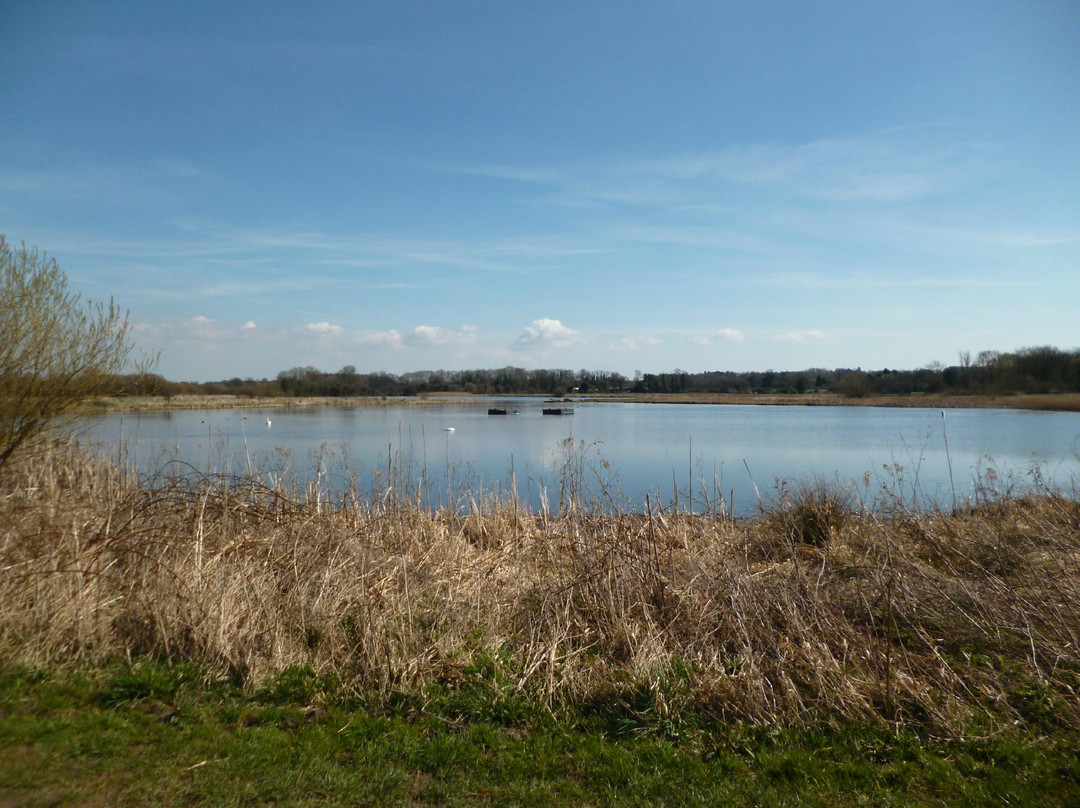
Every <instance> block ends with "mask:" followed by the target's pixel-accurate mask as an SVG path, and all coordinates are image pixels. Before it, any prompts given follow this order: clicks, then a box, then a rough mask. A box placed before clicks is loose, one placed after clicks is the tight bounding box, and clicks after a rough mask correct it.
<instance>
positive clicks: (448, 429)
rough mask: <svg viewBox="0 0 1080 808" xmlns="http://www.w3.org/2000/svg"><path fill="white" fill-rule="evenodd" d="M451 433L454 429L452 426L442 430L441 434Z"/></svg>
mask: <svg viewBox="0 0 1080 808" xmlns="http://www.w3.org/2000/svg"><path fill="white" fill-rule="evenodd" d="M453 431H454V428H453V427H452V426H448V427H446V428H445V429H443V432H453Z"/></svg>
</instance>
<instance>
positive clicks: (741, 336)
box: [692, 326, 746, 348]
mask: <svg viewBox="0 0 1080 808" xmlns="http://www.w3.org/2000/svg"><path fill="white" fill-rule="evenodd" d="M692 340H693V342H695V343H697V344H698V345H701V346H702V347H704V348H707V347H709V346H710V345H712V344H713V343H714V342H716V341H717V340H720V341H722V342H744V341H745V340H746V334H745V333H744V332H743V331H741V330H740V329H738V328H731V327H730V326H729V327H728V328H720V329H717V330H716V331H710V332H709V333H707V334H698V335H697V336H694V337H692Z"/></svg>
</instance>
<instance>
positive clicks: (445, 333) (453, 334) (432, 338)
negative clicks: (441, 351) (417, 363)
mask: <svg viewBox="0 0 1080 808" xmlns="http://www.w3.org/2000/svg"><path fill="white" fill-rule="evenodd" d="M477 330H478V329H477V327H476V326H474V325H463V326H462V327H461V328H460V329H459V330H457V331H451V330H449V329H446V328H440V327H438V326H432V325H418V326H416V328H414V329H413V330H412V334H411V335H410V340H409V342H410V343H411V344H414V345H417V344H419V345H471V344H472V343H474V342H476V332H477Z"/></svg>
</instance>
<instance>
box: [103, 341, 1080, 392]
mask: <svg viewBox="0 0 1080 808" xmlns="http://www.w3.org/2000/svg"><path fill="white" fill-rule="evenodd" d="M958 358H959V361H958V363H957V364H955V365H950V366H945V365H943V364H942V363H940V362H934V363H932V364H930V365H927V366H926V367H922V368H917V369H915V370H892V369H889V368H885V369H882V370H862V369H861V368H855V369H851V368H835V369H831V370H830V369H826V368H810V369H807V370H799V371H773V370H764V371H751V372H736V371H706V372H702V373H689V372H687V371H684V370H678V369H676V370H673V371H671V372H669V373H641V372H637V373H635V374H634V376H633V377H632V378H630V377H626V376H624V375H622V374H620V373H615V372H610V371H597V370H578V371H573V370H565V369H541V370H526V369H525V368H519V367H504V368H495V369H483V370H452V371H450V370H430V371H427V370H425V371H415V372H411V373H404V374H400V375H397V374H393V373H385V372H376V373H360V372H358V371H357V369H356V368H355V367H354V366H353V365H346V366H345V367H343V368H342V369H341V370H339V371H336V372H325V371H322V370H319V369H318V368H315V367H311V366H308V367H294V368H290V369H289V370H283V371H282V372H281V373H279V374H278V375H277V377H276V378H275V379H251V378H248V379H240V378H238V377H236V378H232V379H227V380H222V381H214V382H202V383H196V382H172V381H168V380H166V379H164V378H163V377H161V376H160V375H156V374H143V375H141V376H140V377H139V378H136V379H131V378H126V379H125V378H118V379H117V380H116V383H115V385H114V391H113V392H115V393H118V394H143V395H165V396H172V395H181V394H200V393H201V394H232V395H240V396H250V397H256V396H327V397H346V396H416V395H423V394H426V393H472V394H478V395H547V396H556V397H562V396H567V395H583V394H590V393H745V394H753V393H757V394H764V393H774V394H775V393H783V394H802V393H836V394H839V395H842V396H846V397H849V398H861V397H864V396H870V395H912V394H925V393H931V394H942V393H949V394H958V395H964V394H968V395H975V394H981V395H1008V394H1013V393H1076V392H1080V349H1078V350H1071V351H1065V350H1060V349H1058V348H1054V347H1050V346H1041V347H1033V348H1022V349H1019V350H1017V351H1014V352H1011V353H1000V352H997V351H982V352H980V353H978V354H977V355H975V356H974V357H973V356H972V355H971V353H970V352H967V351H963V352H961V353H960V355H959V357H958Z"/></svg>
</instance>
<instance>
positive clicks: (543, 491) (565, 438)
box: [81, 399, 1080, 515]
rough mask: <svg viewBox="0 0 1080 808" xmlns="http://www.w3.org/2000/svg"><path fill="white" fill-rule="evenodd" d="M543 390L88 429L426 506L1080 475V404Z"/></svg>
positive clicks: (120, 441)
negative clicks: (769, 401) (808, 483)
mask: <svg viewBox="0 0 1080 808" xmlns="http://www.w3.org/2000/svg"><path fill="white" fill-rule="evenodd" d="M488 406H497V407H505V408H507V409H508V410H509V411H510V413H509V414H507V415H489V414H488V412H487V408H488ZM544 406H549V407H552V406H560V405H555V404H546V405H545V404H543V403H542V402H540V401H539V400H537V399H499V400H495V401H483V402H477V401H475V400H473V401H469V402H466V403H462V402H454V401H448V402H447V403H445V404H427V405H424V406H415V405H411V404H394V403H389V404H387V405H386V406H374V407H360V408H353V407H342V408H336V407H325V408H302V409H294V410H283V409H267V410H249V409H236V410H177V411H173V412H164V413H141V414H137V413H126V414H124V415H107V416H100V417H94V418H91V419H87V420H86V422H85V423H84V424H83V425H82V427H81V433H82V436H83V439H84V440H86V441H88V442H90V443H92V444H94V445H95V446H98V447H100V448H101V450H102V451H105V452H108V453H112V454H115V455H117V456H120V457H122V458H124V459H125V462H127V463H130V464H133V465H134V466H135V468H136V469H137V470H138V472H139V473H140V474H142V475H153V474H155V473H159V472H165V473H190V472H208V473H213V474H226V475H246V474H248V473H249V470H250V471H251V472H253V473H254V474H256V475H258V476H260V477H261V478H262V479H263V481H264V482H267V483H268V484H273V483H275V482H276V481H280V480H286V481H291V482H292V483H293V484H296V483H299V484H300V485H301V486H307V485H310V484H312V483H315V484H317V486H318V487H319V489H320V490H321V491H323V492H324V493H325V494H326V495H327V496H340V494H341V493H342V492H343V491H344V490H346V489H347V488H349V487H355V488H356V489H357V490H358V491H359V493H360V494H362V495H367V496H371V495H372V493H373V492H374V493H375V495H384V494H385V491H386V486H387V485H388V484H393V485H394V486H395V490H396V491H397V493H398V495H404V496H408V497H410V498H412V499H414V500H417V501H419V502H420V503H421V504H423V505H430V506H441V505H444V504H447V503H449V502H452V503H454V504H455V505H456V506H459V507H461V506H465V505H467V504H468V502H469V500H470V497H471V499H472V500H475V501H477V502H482V501H483V499H484V497H485V496H486V495H491V494H498V495H501V496H509V495H510V492H511V490H512V489H511V481H512V480H513V481H514V482H515V483H516V488H517V494H518V497H519V498H520V499H521V501H522V502H527V503H528V504H529V505H530V506H531V507H533V508H536V509H539V508H540V507H541V503H542V501H544V500H545V499H546V501H547V503H548V505H549V506H550V507H552V508H556V507H558V505H559V499H560V494H563V495H565V494H566V493H567V491H568V489H567V487H566V486H565V482H566V480H567V471H568V469H572V470H573V471H574V472H575V474H576V476H575V478H574V479H575V483H576V485H575V492H576V494H577V495H578V496H579V497H580V496H584V497H585V498H586V499H587V500H589V501H591V502H592V503H593V504H597V503H600V504H606V505H608V506H617V507H620V508H637V509H641V508H643V507H645V502H646V496H648V497H649V502H650V503H653V504H663V505H664V506H667V505H669V504H671V503H673V502H674V501H675V500H676V498H678V502H679V506H680V507H682V508H686V507H688V506H690V504H691V500H692V502H693V507H694V509H695V510H699V511H700V510H704V509H706V508H719V507H720V506H719V501H720V499H721V498H722V499H723V500H724V501H725V502H726V503H727V506H728V507H732V506H733V509H734V512H735V514H736V515H751V514H753V513H756V512H757V511H758V509H759V502H761V501H764V502H765V504H766V505H768V504H769V503H770V502H772V501H775V499H776V497H777V493H778V487H777V481H787V482H788V483H789V485H790V484H795V483H797V482H799V481H803V480H809V479H813V478H825V479H828V480H838V481H839V482H840V483H842V484H850V485H852V486H854V488H856V489H857V490H858V491H859V492H860V495H861V496H862V497H863V498H864V499H865V500H868V501H870V502H871V504H872V502H873V501H875V500H876V499H877V498H878V497H880V496H881V494H882V492H883V491H886V490H887V491H890V492H892V493H893V494H899V495H901V496H903V497H904V499H905V501H907V502H909V503H912V504H916V503H917V504H921V505H929V504H934V503H936V504H939V505H942V506H951V504H952V501H953V498H954V496H955V498H956V500H957V501H959V502H964V501H970V500H972V499H975V498H978V497H980V496H982V495H984V494H986V493H988V492H989V491H996V492H997V493H998V494H1001V493H1002V492H1004V491H1006V490H1012V491H1014V492H1016V491H1020V490H1024V489H1025V488H1026V487H1028V486H1030V485H1032V484H1034V483H1040V484H1041V483H1044V482H1045V483H1047V484H1050V485H1054V486H1057V487H1060V488H1063V489H1065V490H1066V491H1067V492H1071V493H1073V494H1074V495H1075V491H1076V487H1077V486H1078V485H1080V413H1041V412H1029V411H1021V410H987V409H981V410H975V409H971V410H967V409H950V410H947V411H945V417H944V418H943V417H942V411H941V410H936V409H914V408H878V407H805V406H752V405H735V406H722V405H707V406H703V405H679V404H610V403H583V402H575V403H573V404H563V405H561V406H564V407H573V414H567V415H561V416H558V415H543V414H542V413H541V410H542V407H544ZM515 410H516V411H517V412H516V414H515ZM267 419H270V424H269V425H267ZM448 427H452V428H453V430H452V431H447V428H448ZM950 465H951V473H950Z"/></svg>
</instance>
